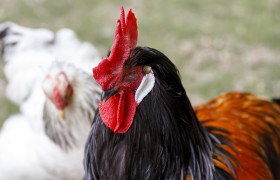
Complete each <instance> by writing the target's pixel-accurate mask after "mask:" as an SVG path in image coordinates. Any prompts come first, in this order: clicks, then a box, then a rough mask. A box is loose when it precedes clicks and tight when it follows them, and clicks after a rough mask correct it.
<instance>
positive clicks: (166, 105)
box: [84, 47, 216, 180]
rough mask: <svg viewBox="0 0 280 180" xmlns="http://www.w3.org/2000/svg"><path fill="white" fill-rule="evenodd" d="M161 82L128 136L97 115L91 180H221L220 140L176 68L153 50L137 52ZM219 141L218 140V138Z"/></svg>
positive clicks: (90, 147)
mask: <svg viewBox="0 0 280 180" xmlns="http://www.w3.org/2000/svg"><path fill="white" fill-rule="evenodd" d="M133 53H134V54H135V55H134V57H133V58H135V64H136V65H149V66H150V67H151V68H152V70H153V73H154V75H155V78H156V81H155V85H154V88H153V89H152V91H151V92H150V93H149V94H148V95H147V96H146V97H145V98H144V99H143V101H142V102H141V103H140V104H139V106H138V107H137V110H136V114H135V117H134V122H133V124H132V126H131V127H130V129H129V130H128V131H127V132H126V133H125V134H115V133H114V132H113V131H111V130H110V129H109V128H108V127H106V126H105V125H104V123H103V122H102V119H101V117H100V116H99V114H97V116H96V118H95V121H94V122H93V125H92V128H91V131H90V134H89V138H88V140H87V145H86V149H85V161H84V162H85V170H86V176H85V179H184V178H185V176H186V175H187V174H188V173H189V175H190V176H191V177H193V179H198V180H200V179H213V177H216V176H215V175H214V173H215V165H214V163H213V160H212V157H213V152H214V150H215V141H214V140H213V139H211V137H210V134H209V133H208V132H207V131H206V129H205V128H204V127H203V126H202V125H201V124H200V122H199V121H198V119H197V117H196V114H195V112H194V110H193V108H192V106H191V103H190V101H189V99H188V97H187V95H186V92H185V90H184V88H183V85H182V83H181V80H180V77H179V73H178V71H177V69H176V67H175V66H174V64H173V63H172V62H171V61H170V60H169V59H168V58H167V57H166V56H164V55H163V54H162V53H160V52H159V51H157V50H154V49H151V48H146V47H144V48H142V47H137V48H135V49H134V50H133ZM215 140H216V139H215Z"/></svg>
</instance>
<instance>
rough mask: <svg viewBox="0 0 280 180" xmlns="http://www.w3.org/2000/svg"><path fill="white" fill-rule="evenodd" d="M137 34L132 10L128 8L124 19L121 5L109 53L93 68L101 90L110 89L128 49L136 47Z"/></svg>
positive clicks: (127, 55) (127, 54)
mask: <svg viewBox="0 0 280 180" xmlns="http://www.w3.org/2000/svg"><path fill="white" fill-rule="evenodd" d="M137 36H138V33H137V23H136V18H135V16H134V14H133V12H132V11H131V9H130V10H129V12H128V13H127V16H126V19H125V14H124V9H123V7H121V16H120V19H118V21H117V27H116V32H115V38H114V44H113V46H112V50H111V54H110V56H109V57H108V58H104V59H103V60H102V61H101V62H100V63H99V64H98V66H97V67H95V68H93V77H94V78H95V80H96V82H97V83H98V84H100V85H101V86H102V89H103V90H108V89H110V88H111V87H112V85H113V83H114V82H116V80H117V79H118V78H119V76H118V74H120V72H121V70H122V66H123V64H124V62H125V61H126V60H127V59H128V57H129V53H130V50H132V49H133V48H135V47H136V44H137Z"/></svg>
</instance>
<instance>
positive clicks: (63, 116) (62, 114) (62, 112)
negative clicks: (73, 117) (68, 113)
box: [58, 109, 65, 120]
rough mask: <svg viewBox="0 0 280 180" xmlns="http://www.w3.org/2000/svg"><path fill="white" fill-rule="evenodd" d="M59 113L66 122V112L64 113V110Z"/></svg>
mask: <svg viewBox="0 0 280 180" xmlns="http://www.w3.org/2000/svg"><path fill="white" fill-rule="evenodd" d="M58 113H59V116H60V117H61V118H62V119H63V120H65V112H64V109H62V110H59V111H58Z"/></svg>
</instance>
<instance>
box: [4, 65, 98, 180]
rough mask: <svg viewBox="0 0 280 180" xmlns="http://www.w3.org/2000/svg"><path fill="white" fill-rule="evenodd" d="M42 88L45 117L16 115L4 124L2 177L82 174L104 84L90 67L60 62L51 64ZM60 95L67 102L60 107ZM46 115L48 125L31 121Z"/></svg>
mask: <svg viewBox="0 0 280 180" xmlns="http://www.w3.org/2000/svg"><path fill="white" fill-rule="evenodd" d="M61 74H63V76H62V77H61ZM66 84H67V85H66ZM65 85H66V86H65ZM69 87H70V89H71V90H72V91H71V93H70V95H69V94H68V93H67V89H68V88H69ZM43 89H44V91H45V94H46V97H47V98H45V104H44V108H43V112H44V113H43V118H42V119H38V118H35V117H30V116H27V115H24V114H19V115H14V116H12V117H10V118H9V119H8V120H7V121H6V122H5V124H4V126H3V128H2V130H1V134H0V179H36V180H37V179H38V180H40V179H73V180H74V179H82V178H83V174H84V171H83V166H82V160H83V151H84V144H85V141H86V137H87V134H88V131H89V128H90V125H91V123H92V120H93V117H94V114H95V110H96V108H97V107H98V101H99V97H100V89H99V87H98V86H97V84H96V83H95V82H94V80H93V78H92V77H91V76H89V75H88V74H87V73H85V72H83V71H82V70H80V69H78V68H76V67H74V66H73V65H69V64H66V63H62V62H60V63H54V64H53V65H52V66H51V67H50V68H49V73H48V74H47V75H46V79H45V80H44V82H43ZM55 89H59V92H57V91H55ZM67 94H68V95H67ZM58 96H59V97H61V98H62V99H63V102H64V100H65V102H67V103H65V104H63V105H62V108H60V107H59V106H57V103H58V104H59V103H60V102H59V99H58V101H56V97H58ZM92 109H93V110H92ZM61 111H64V115H63V116H62V115H61V113H60V112H61ZM32 118H34V119H32ZM42 120H43V127H44V130H45V131H40V130H39V128H38V127H34V125H33V123H34V122H35V121H42Z"/></svg>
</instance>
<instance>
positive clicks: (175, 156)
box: [84, 7, 280, 180]
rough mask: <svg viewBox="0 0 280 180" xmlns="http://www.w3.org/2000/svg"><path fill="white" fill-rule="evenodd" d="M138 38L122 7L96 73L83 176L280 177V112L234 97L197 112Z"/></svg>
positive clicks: (167, 67)
mask: <svg viewBox="0 0 280 180" xmlns="http://www.w3.org/2000/svg"><path fill="white" fill-rule="evenodd" d="M137 36H138V33H137V23H136V18H135V16H134V14H133V13H132V11H131V9H130V11H129V12H128V14H127V16H126V17H125V14H124V10H123V7H122V8H121V16H120V19H119V20H118V22H117V27H116V32H115V38H114V44H113V46H112V50H111V51H110V52H109V53H108V56H107V57H106V58H104V59H103V60H102V61H101V62H100V63H99V65H98V66H97V67H95V68H94V69H93V76H94V78H95V79H96V81H97V83H99V84H100V85H101V86H102V90H103V92H102V95H101V100H100V102H99V109H98V111H97V114H96V116H95V119H94V121H93V124H92V126H91V130H90V133H89V136H88V139H87V143H86V148H85V157H84V167H85V173H86V174H85V179H86V180H91V179H193V180H194V179H197V180H201V179H209V180H211V179H221V180H222V179H279V178H280V175H279V172H280V166H279V162H280V138H279V136H280V107H279V106H278V105H277V104H274V103H272V102H270V101H267V100H263V99H261V98H258V97H256V96H254V95H252V94H248V93H237V92H235V93H227V94H224V95H221V96H219V97H217V98H216V99H214V100H213V101H210V102H208V103H206V104H204V105H201V106H197V107H195V108H193V107H192V105H191V103H190V101H189V99H188V97H187V94H186V91H185V89H184V87H183V85H182V83H181V80H180V76H179V73H178V70H177V68H176V67H175V65H174V64H173V63H172V62H171V61H170V60H169V59H168V58H167V57H166V56H165V55H164V54H163V53H161V52H159V51H158V50H155V49H153V48H149V47H137V46H136V44H137Z"/></svg>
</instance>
